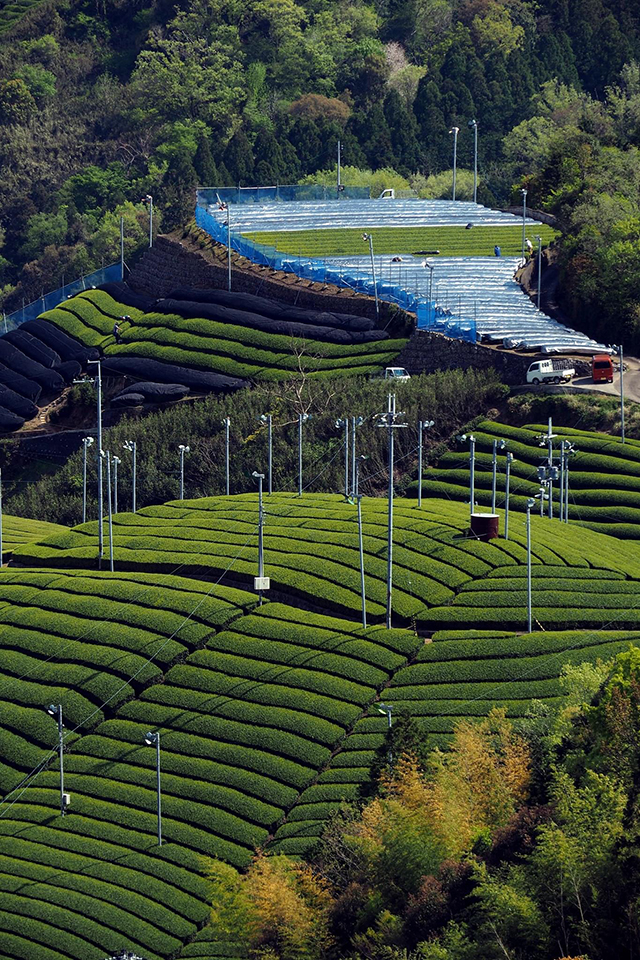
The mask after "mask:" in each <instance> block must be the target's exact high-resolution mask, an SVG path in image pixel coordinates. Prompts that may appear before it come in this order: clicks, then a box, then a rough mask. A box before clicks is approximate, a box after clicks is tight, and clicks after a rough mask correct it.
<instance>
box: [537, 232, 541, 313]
mask: <svg viewBox="0 0 640 960" xmlns="http://www.w3.org/2000/svg"><path fill="white" fill-rule="evenodd" d="M536 240H537V241H538V296H537V300H536V302H537V305H538V310H539V309H540V293H541V286H542V237H541V236H540V235H539V234H538V235H536Z"/></svg>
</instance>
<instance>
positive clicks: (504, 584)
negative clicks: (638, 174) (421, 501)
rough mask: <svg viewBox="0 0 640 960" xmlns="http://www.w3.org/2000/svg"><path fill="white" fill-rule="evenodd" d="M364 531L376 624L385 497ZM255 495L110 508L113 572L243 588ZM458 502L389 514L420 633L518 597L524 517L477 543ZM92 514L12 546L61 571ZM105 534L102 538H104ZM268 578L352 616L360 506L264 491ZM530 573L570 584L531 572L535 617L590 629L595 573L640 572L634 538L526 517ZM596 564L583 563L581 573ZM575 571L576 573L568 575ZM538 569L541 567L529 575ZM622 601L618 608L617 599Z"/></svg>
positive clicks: (84, 560)
mask: <svg viewBox="0 0 640 960" xmlns="http://www.w3.org/2000/svg"><path fill="white" fill-rule="evenodd" d="M362 503H363V534H364V536H363V540H364V553H365V579H366V595H367V609H368V613H369V616H370V619H371V620H373V621H374V622H375V621H380V620H381V619H382V617H383V614H384V608H385V607H384V605H385V602H386V571H387V560H386V558H387V504H386V501H385V500H382V499H379V498H365V499H363V502H362ZM257 512H258V504H257V495H255V494H243V495H240V496H232V497H211V498H203V499H201V500H183V501H173V502H170V503H167V504H165V505H164V506H154V507H145V508H144V509H142V510H140V511H139V512H138V513H136V514H135V515H134V514H127V513H122V514H118V515H117V516H116V517H115V518H114V524H113V531H114V556H115V564H116V568H122V569H127V570H133V569H138V570H147V571H157V572H167V571H171V570H173V569H175V567H176V566H177V565H180V571H181V573H182V574H183V575H185V576H199V575H202V574H203V573H204V574H206V575H208V576H222V575H223V574H225V571H227V570H229V572H228V573H227V574H226V579H225V582H228V583H231V584H233V585H240V586H251V585H252V583H253V577H254V576H255V575H256V573H257ZM467 527H468V507H465V506H464V505H463V504H459V503H452V502H447V501H440V500H436V499H429V500H428V501H427V502H426V504H425V505H424V507H423V508H422V509H419V508H418V507H417V506H416V505H415V503H411V501H401V500H398V501H397V502H396V508H395V521H394V553H393V557H394V580H393V612H394V615H395V617H396V619H397V622H398V623H399V624H404V625H407V624H410V623H417V624H418V625H419V626H421V627H424V628H426V629H431V628H440V627H445V626H451V625H455V624H457V623H469V624H476V623H484V624H486V622H487V620H490V623H491V625H496V626H499V627H500V628H501V629H503V628H511V627H513V628H518V627H520V626H521V625H522V623H523V616H524V615H523V604H524V600H523V594H522V589H521V582H520V581H519V580H518V577H519V576H520V573H521V571H522V569H523V568H524V564H525V561H526V550H525V529H524V518H523V517H517V518H516V519H514V520H513V521H512V523H511V526H510V534H511V539H510V540H509V541H505V540H504V539H499V540H493V541H491V542H490V543H480V542H477V541H476V540H475V539H473V538H469V537H468V536H467V535H466V532H467ZM97 534H98V526H97V522H89V523H85V524H81V525H80V526H77V527H74V528H73V529H72V530H69V531H66V532H65V533H63V534H61V535H58V536H54V537H51V538H49V539H47V540H46V541H45V542H44V543H41V544H33V545H31V544H26V545H25V546H23V547H20V548H19V549H18V550H16V553H15V560H16V562H19V563H21V564H25V565H29V566H43V565H47V566H54V567H58V568H64V569H69V568H71V567H88V566H91V565H93V564H94V563H95V558H96V557H97V552H98V542H97ZM105 542H106V535H105ZM264 550H265V575H267V576H269V577H271V590H272V593H271V596H272V597H273V596H274V595H275V596H276V597H277V598H278V599H282V600H284V601H286V602H288V603H292V604H297V603H303V604H306V605H311V606H312V607H313V608H316V609H322V610H323V611H325V612H327V611H331V612H334V613H336V614H338V615H340V616H347V617H351V618H353V619H357V617H358V616H359V611H360V608H361V600H360V561H359V550H358V526H357V511H356V508H355V506H354V505H353V504H351V503H346V502H345V501H344V499H343V498H341V497H339V496H338V495H331V494H308V495H304V496H302V497H297V496H295V495H293V494H272V495H271V496H270V497H268V498H266V522H265V531H264ZM533 555H534V556H533V559H534V565H535V570H536V572H538V571H543V569H547V570H550V569H551V570H557V578H556V580H557V581H558V582H559V581H560V579H565V578H566V579H567V580H568V584H569V586H568V589H562V588H560V587H559V586H558V585H557V583H555V582H554V590H553V591H551V592H550V591H549V590H548V589H546V583H547V582H549V581H546V580H541V587H540V589H539V590H536V594H535V596H534V608H535V612H536V617H537V618H538V619H539V621H540V623H541V624H542V625H543V626H544V627H545V629H563V628H567V627H582V626H585V627H589V626H592V625H593V624H594V623H596V624H598V625H600V624H602V623H604V622H606V618H607V614H606V612H605V608H604V606H603V603H605V602H608V598H610V597H612V596H616V593H612V592H611V590H610V589H608V591H606V592H607V597H606V598H605V600H604V601H603V600H601V599H600V597H601V594H602V590H601V587H600V584H599V578H600V572H599V570H600V569H604V570H606V571H613V572H614V573H615V574H617V575H618V576H619V577H620V578H622V586H621V587H620V590H621V591H622V592H623V593H624V592H625V589H626V588H627V581H626V578H634V579H635V578H636V577H640V554H638V552H637V550H636V548H635V545H633V544H621V543H620V542H619V541H617V540H615V539H613V538H609V537H606V536H602V535H600V534H597V533H594V532H592V531H590V530H584V529H582V528H581V527H578V526H576V525H575V524H569V525H564V524H562V525H561V524H559V523H558V522H554V521H547V520H546V518H545V519H544V520H540V518H534V535H533ZM592 568H593V569H592ZM574 570H577V571H578V574H577V576H578V577H579V578H580V579H579V580H577V579H576V577H574V576H573V571H574ZM540 576H543V574H542V573H540ZM627 606H629V604H627ZM636 623H638V625H639V626H640V612H639V613H637V614H636V612H635V611H634V610H629V611H628V612H627V613H626V621H625V625H627V624H628V625H629V626H632V625H634V624H636Z"/></svg>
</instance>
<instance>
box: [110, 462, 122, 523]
mask: <svg viewBox="0 0 640 960" xmlns="http://www.w3.org/2000/svg"><path fill="white" fill-rule="evenodd" d="M112 462H113V512H114V513H117V512H118V464H119V463H121V462H122V461H121V460H120V457H114V458H113V461H112Z"/></svg>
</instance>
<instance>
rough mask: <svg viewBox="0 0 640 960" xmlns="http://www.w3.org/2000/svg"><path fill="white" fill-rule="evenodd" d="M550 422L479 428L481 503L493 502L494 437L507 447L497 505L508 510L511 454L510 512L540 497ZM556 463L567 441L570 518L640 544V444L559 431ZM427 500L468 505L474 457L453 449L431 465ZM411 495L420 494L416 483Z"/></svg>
mask: <svg viewBox="0 0 640 960" xmlns="http://www.w3.org/2000/svg"><path fill="white" fill-rule="evenodd" d="M546 432H547V425H546V424H527V425H526V426H525V427H512V426H509V425H507V424H503V423H495V422H493V421H490V420H485V421H483V422H482V423H480V425H479V426H478V427H477V428H475V429H474V430H473V435H474V437H475V438H476V470H475V491H476V497H475V498H476V502H477V503H478V504H480V505H481V506H490V504H491V484H492V474H491V460H492V454H491V449H492V441H493V439H494V438H497V439H501V438H502V439H505V440H507V441H508V446H507V448H506V449H505V450H503V451H502V452H500V453H499V454H498V483H497V498H496V503H497V505H498V506H499V507H502V506H503V505H504V484H505V457H506V454H507V453H508V452H509V451H511V453H513V455H514V457H515V460H514V462H513V464H512V467H511V483H510V491H511V496H510V507H511V509H513V510H524V509H525V508H526V502H527V499H528V498H529V497H533V496H535V495H536V494H538V493H539V491H540V484H539V482H538V480H537V468H538V466H539V465H540V464H541V463H542V462H545V463H546V461H547V448H546V444H545V445H544V447H541V446H540V441H539V438H540V436H541V435H542V434H546ZM553 432H554V434H557V439H556V440H554V457H555V463H556V464H559V457H560V442H561V441H562V440H569V441H570V442H571V443H572V444H573V445H574V446H575V448H576V453H575V454H572V456H571V462H570V469H569V518H570V520H571V524H572V526H573V525H575V524H579V525H581V526H584V527H589V528H590V529H591V530H597V531H598V532H600V533H608V534H611V535H613V536H615V537H620V538H623V539H631V540H636V539H639V538H640V441H638V440H627V441H626V443H624V444H623V443H621V442H620V440H619V439H617V438H616V437H612V436H610V435H609V434H599V433H595V432H593V431H588V430H577V429H571V428H569V427H559V426H556V425H554V427H553ZM422 492H423V496H425V497H448V498H449V497H450V498H451V499H454V500H466V501H467V503H468V502H469V452H468V448H467V449H463V450H452V451H450V452H448V453H446V454H445V455H444V456H443V457H441V458H440V460H439V461H438V465H437V467H430V468H429V469H428V470H427V471H426V472H425V475H424V480H423V487H422ZM409 494H410V495H411V496H416V495H417V482H414V483H413V484H411V485H410V488H409ZM554 499H555V503H554V515H557V513H558V507H559V504H558V485H557V484H555V490H554Z"/></svg>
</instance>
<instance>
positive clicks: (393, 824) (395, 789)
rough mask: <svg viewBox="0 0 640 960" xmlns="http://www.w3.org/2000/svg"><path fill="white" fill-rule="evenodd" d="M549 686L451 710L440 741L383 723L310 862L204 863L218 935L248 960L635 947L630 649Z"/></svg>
mask: <svg viewBox="0 0 640 960" xmlns="http://www.w3.org/2000/svg"><path fill="white" fill-rule="evenodd" d="M562 685H563V688H564V695H565V698H564V701H563V702H564V705H563V707H562V709H561V710H560V712H559V713H557V714H556V713H554V711H553V709H549V708H548V707H547V706H546V705H544V704H542V703H541V702H537V703H536V701H533V702H532V706H531V708H530V709H529V712H528V714H527V715H526V716H525V717H524V718H522V719H520V720H517V721H510V720H508V719H506V717H505V715H504V712H503V711H500V710H494V711H492V713H491V714H489V716H488V717H487V718H486V719H484V720H482V721H480V722H477V721H470V720H466V719H461V721H460V723H459V724H458V726H457V728H456V731H455V734H454V737H453V741H452V743H451V748H450V750H449V751H447V752H446V753H444V752H440V751H439V750H435V751H431V752H429V749H428V748H429V743H428V738H426V737H425V734H424V733H422V731H421V730H420V726H419V722H418V721H416V720H414V719H410V718H404V720H403V719H399V720H398V721H396V722H395V724H394V727H393V728H392V731H391V734H390V736H389V740H388V743H387V744H385V746H384V749H383V750H381V751H380V761H379V765H378V774H379V776H378V779H377V783H376V787H377V789H376V792H375V795H373V796H372V797H371V798H370V799H369V800H368V801H367V802H366V803H365V804H364V806H362V807H361V808H357V807H355V806H350V805H347V804H345V805H344V807H343V808H342V809H341V811H340V812H339V814H338V815H336V816H334V818H333V820H332V821H331V822H330V823H329V825H328V827H327V829H326V831H325V834H324V837H323V839H322V841H321V842H320V843H319V845H318V847H317V849H316V851H315V855H314V856H313V857H312V858H311V862H310V863H308V864H303V863H300V862H296V861H295V860H291V859H289V858H287V857H285V856H270V857H265V856H264V855H262V854H260V853H259V854H258V855H257V856H256V857H255V859H254V861H253V864H252V866H251V867H250V869H249V871H248V872H247V873H246V874H245V875H243V876H240V875H238V874H237V873H236V872H235V871H234V870H233V868H232V867H229V866H226V865H225V864H222V863H214V864H212V866H211V869H210V873H211V876H212V879H213V882H214V894H213V902H214V910H213V923H214V929H215V930H216V932H217V933H218V934H219V935H220V936H224V937H231V938H232V939H233V940H234V941H235V942H239V943H244V944H246V945H247V947H248V948H249V949H250V950H251V951H252V952H251V953H250V956H252V957H255V958H256V960H257V958H260V960H331V958H344V957H348V958H350V960H505V958H506V960H559V958H562V960H608V958H612V957H616V958H620V960H622V958H631V957H635V956H636V955H637V945H638V930H639V923H640V914H639V905H640V871H639V869H638V863H639V860H638V853H639V850H638V802H639V794H638V785H639V782H640V781H639V774H640V749H639V748H640V743H639V741H638V730H639V729H640V727H639V725H638V721H639V712H638V711H639V708H640V652H639V651H638V650H637V649H636V648H632V649H630V650H629V652H628V653H624V654H621V655H620V656H619V657H618V658H617V660H616V661H615V662H614V663H609V664H604V663H600V662H599V663H598V664H596V665H595V666H594V665H592V664H588V663H585V664H581V665H579V666H571V667H565V670H564V674H563V677H562ZM389 758H390V762H389Z"/></svg>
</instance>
